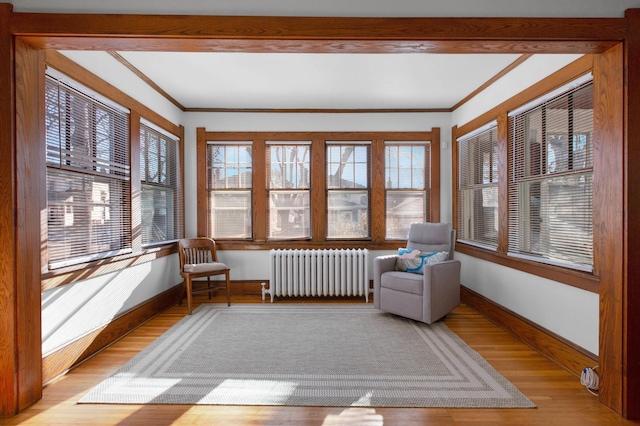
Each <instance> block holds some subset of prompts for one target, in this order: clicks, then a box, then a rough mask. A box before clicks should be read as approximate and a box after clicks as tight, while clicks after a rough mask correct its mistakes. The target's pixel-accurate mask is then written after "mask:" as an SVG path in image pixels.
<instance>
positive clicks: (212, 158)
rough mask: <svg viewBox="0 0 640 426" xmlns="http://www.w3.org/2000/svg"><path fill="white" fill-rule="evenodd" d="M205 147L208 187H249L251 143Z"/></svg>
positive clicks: (250, 182) (250, 181)
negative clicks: (206, 151) (206, 152)
mask: <svg viewBox="0 0 640 426" xmlns="http://www.w3.org/2000/svg"><path fill="white" fill-rule="evenodd" d="M207 149H208V154H207V162H208V167H207V175H208V176H207V178H208V186H207V187H208V188H209V189H246V188H251V185H252V180H251V173H252V147H251V145H249V144H247V145H209V146H208V148H207Z"/></svg>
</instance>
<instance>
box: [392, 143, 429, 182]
mask: <svg viewBox="0 0 640 426" xmlns="http://www.w3.org/2000/svg"><path fill="white" fill-rule="evenodd" d="M425 151H426V147H425V146H424V145H386V146H385V187H386V188H387V189H424V188H425V174H426V173H425Z"/></svg>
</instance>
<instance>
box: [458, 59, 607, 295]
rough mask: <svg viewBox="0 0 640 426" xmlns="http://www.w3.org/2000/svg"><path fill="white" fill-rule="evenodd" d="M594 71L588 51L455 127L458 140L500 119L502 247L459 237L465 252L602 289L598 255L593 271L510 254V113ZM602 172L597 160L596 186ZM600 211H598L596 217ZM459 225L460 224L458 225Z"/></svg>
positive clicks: (543, 274) (562, 280)
mask: <svg viewBox="0 0 640 426" xmlns="http://www.w3.org/2000/svg"><path fill="white" fill-rule="evenodd" d="M592 72H593V59H592V57H590V56H589V55H585V56H583V57H581V58H579V59H578V60H576V61H574V62H573V63H571V64H569V65H568V66H567V67H565V68H564V69H562V70H560V71H558V72H556V73H554V74H552V75H550V76H548V77H546V78H544V79H542V80H540V81H539V82H538V83H536V84H534V85H532V86H530V87H529V88H527V89H526V90H524V91H523V92H520V93H519V94H517V95H515V96H513V97H512V98H509V99H507V100H506V101H504V102H503V103H501V104H499V105H497V106H495V107H494V108H492V109H491V110H489V111H486V112H485V113H484V114H482V115H480V116H478V117H476V118H474V119H472V120H470V121H469V122H467V123H465V124H464V125H461V126H453V127H452V129H451V133H452V140H454V141H455V140H457V138H458V135H464V134H467V133H469V132H471V131H472V130H473V129H476V128H479V127H481V126H483V125H486V124H487V123H489V122H490V121H492V120H497V122H498V163H499V169H498V174H499V191H498V192H499V195H498V203H499V225H498V227H499V229H498V248H497V250H489V249H487V248H484V247H479V246H477V245H473V244H469V243H467V242H465V241H462V240H458V241H457V243H456V251H457V252H460V253H462V254H465V255H468V256H472V257H475V258H478V259H481V260H486V261H489V262H493V263H496V264H499V265H503V266H507V267H509V268H513V269H516V270H520V271H523V272H526V273H530V274H533V275H537V276H540V277H543V278H547V279H550V280H552V281H557V282H560V283H563V284H567V285H570V286H573V287H577V288H580V289H583V290H587V291H590V292H596V293H597V292H598V291H599V282H600V280H599V277H598V273H597V271H598V269H599V265H598V260H599V259H598V258H597V257H594V271H593V272H591V273H590V272H585V271H580V270H576V269H570V268H566V267H562V266H558V265H552V264H546V263H542V262H537V261H532V260H530V259H525V258H519V257H514V256H510V255H508V254H507V251H508V232H509V225H508V219H507V218H508V213H507V212H508V181H509V176H508V169H509V167H510V164H511V163H510V161H511V159H510V158H509V155H510V148H509V144H508V137H509V132H508V114H509V113H510V112H512V111H515V110H517V109H519V108H520V107H522V106H523V105H526V104H528V103H530V102H533V101H535V100H536V99H538V98H540V97H542V96H544V95H546V94H548V93H550V92H552V91H554V90H556V89H558V88H559V87H562V86H564V85H565V84H566V83H569V82H571V81H573V80H575V79H578V78H580V77H581V76H583V75H585V74H588V73H592ZM593 75H594V84H596V85H597V81H596V80H597V78H598V75H597V73H593ZM598 96H599V95H598V94H597V93H596V91H594V104H597V103H598V98H597V97H598ZM596 125H597V123H596V121H595V117H594V132H595V133H598V130H597V129H596ZM597 143H598V138H597V137H594V147H593V149H594V151H595V150H596V149H597V146H596V144H597ZM452 148H453V152H452V171H453V182H457V181H458V179H459V178H458V170H457V164H458V155H459V153H458V150H457V146H456V144H453V145H452ZM599 173H600V174H601V173H603V171H602V170H598V169H597V167H596V165H595V164H594V187H595V185H597V180H598V179H599V180H602V179H604V178H603V177H599ZM458 196H459V194H458V188H457V185H454V186H453V194H452V200H453V201H454V202H453V223H455V224H457V223H458V215H459V209H460V206H459V205H458V202H457V200H458ZM593 205H594V209H595V207H596V206H597V205H598V201H597V200H595V194H594V203H593ZM595 214H596V212H595V211H594V217H595ZM456 229H457V225H456ZM595 231H596V229H594V233H595ZM597 238H598V236H596V235H594V239H597Z"/></svg>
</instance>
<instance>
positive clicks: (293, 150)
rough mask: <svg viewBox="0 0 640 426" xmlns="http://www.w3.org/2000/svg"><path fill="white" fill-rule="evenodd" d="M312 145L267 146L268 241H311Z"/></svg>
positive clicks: (279, 144)
mask: <svg viewBox="0 0 640 426" xmlns="http://www.w3.org/2000/svg"><path fill="white" fill-rule="evenodd" d="M310 153H311V142H306V143H300V142H269V143H268V150H267V162H268V164H269V168H268V169H267V170H268V174H269V176H268V179H267V180H268V185H269V190H268V194H269V195H268V197H269V238H270V239H274V240H276V239H294V238H311V214H310V188H311V179H310V178H311V176H310V169H309V161H310Z"/></svg>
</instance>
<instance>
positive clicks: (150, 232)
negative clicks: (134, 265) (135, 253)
mask: <svg viewBox="0 0 640 426" xmlns="http://www.w3.org/2000/svg"><path fill="white" fill-rule="evenodd" d="M179 156H180V155H179V144H178V138H177V137H175V136H173V135H169V134H168V133H166V132H164V131H163V130H161V129H158V128H155V126H153V125H152V124H151V123H142V124H141V125H140V180H141V181H142V202H141V204H142V215H141V216H142V221H141V228H142V232H141V234H142V244H143V245H146V244H153V243H159V242H164V241H172V240H177V239H179V238H180V237H181V236H182V228H183V220H182V207H181V201H180V200H181V191H180V188H181V186H180V174H179V164H180V158H179Z"/></svg>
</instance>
